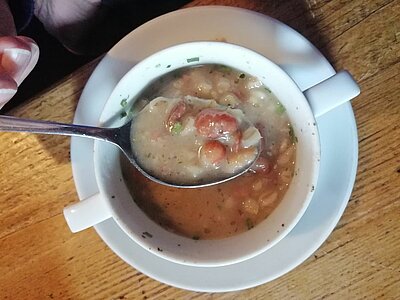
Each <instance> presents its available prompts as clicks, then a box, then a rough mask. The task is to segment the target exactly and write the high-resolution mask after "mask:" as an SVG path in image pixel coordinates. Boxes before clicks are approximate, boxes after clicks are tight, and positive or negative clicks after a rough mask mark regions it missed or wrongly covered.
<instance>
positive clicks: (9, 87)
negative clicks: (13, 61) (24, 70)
mask: <svg viewBox="0 0 400 300" xmlns="http://www.w3.org/2000/svg"><path fill="white" fill-rule="evenodd" d="M17 88H18V85H17V83H16V82H15V80H14V79H13V78H12V77H11V76H10V75H8V74H7V72H6V71H5V70H4V68H3V67H2V66H1V65H0V109H1V108H2V107H3V106H4V104H6V103H7V102H8V101H9V100H10V99H11V98H12V97H13V96H14V95H15V93H16V92H17Z"/></svg>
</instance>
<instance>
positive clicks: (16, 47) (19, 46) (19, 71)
mask: <svg viewBox="0 0 400 300" xmlns="http://www.w3.org/2000/svg"><path fill="white" fill-rule="evenodd" d="M1 49H2V50H1ZM0 51H2V55H1V59H0V65H2V67H3V68H4V69H5V70H6V72H7V73H8V74H9V75H10V76H11V77H12V78H14V80H15V81H16V82H17V84H18V85H20V84H21V82H22V81H23V80H24V79H25V78H26V77H27V76H28V74H29V73H30V72H31V71H32V69H33V68H34V67H35V65H36V63H37V61H38V59H39V47H38V46H37V45H36V43H35V42H34V41H33V40H31V39H29V38H26V37H3V38H0Z"/></svg>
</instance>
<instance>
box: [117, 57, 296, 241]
mask: <svg viewBox="0 0 400 300" xmlns="http://www.w3.org/2000/svg"><path fill="white" fill-rule="evenodd" d="M187 96H190V97H189V98H186V99H198V98H200V99H201V100H200V101H204V99H210V100H213V102H214V101H215V102H216V104H213V105H218V107H219V106H225V107H226V109H228V108H229V109H234V110H235V109H236V110H240V111H241V112H242V113H243V114H244V116H245V118H246V120H248V121H249V122H250V123H251V124H254V126H255V127H256V128H257V129H258V132H259V133H260V134H261V136H262V139H261V153H260V156H259V158H258V159H257V161H256V162H255V163H254V164H253V165H252V166H251V169H250V171H249V172H247V173H246V174H244V175H242V176H240V177H238V178H236V179H233V180H231V181H229V182H225V183H222V184H219V185H216V186H212V187H207V188H199V189H178V188H171V187H167V186H163V185H160V184H157V183H155V182H152V181H150V180H148V179H147V178H145V177H144V176H143V175H141V174H140V173H139V172H138V171H137V170H136V169H135V168H134V167H133V166H132V165H131V164H129V163H122V164H121V165H122V167H123V175H124V178H125V181H126V183H127V186H128V188H129V189H130V192H131V194H132V197H133V199H134V200H135V202H136V203H137V204H138V206H139V207H140V208H141V209H142V210H143V211H144V212H145V213H146V214H147V215H148V216H149V217H150V218H152V219H153V220H154V221H155V222H157V223H159V224H160V225H161V226H163V227H164V228H166V229H167V230H170V231H173V232H175V233H177V234H181V235H184V236H187V237H190V238H193V239H220V238H225V237H229V236H232V235H235V234H238V233H241V232H243V231H246V230H249V229H251V228H253V227H254V226H256V225H257V224H258V223H260V222H261V221H262V220H264V219H265V218H266V217H267V216H268V215H269V214H271V212H272V211H273V210H274V208H275V207H276V206H277V205H278V204H279V202H280V201H281V199H282V198H283V196H284V194H285V192H286V190H287V189H288V186H289V184H290V181H291V180H292V177H293V176H294V168H295V154H296V137H295V136H294V134H293V129H292V126H291V124H290V120H289V118H288V116H287V114H286V112H285V108H284V106H283V105H282V104H281V103H280V102H279V100H278V99H277V98H276V97H275V96H274V95H273V93H272V92H271V91H270V90H269V89H268V88H267V87H265V86H264V85H263V84H262V82H261V81H260V80H258V79H257V78H255V77H252V76H249V75H248V74H245V73H243V72H240V71H238V70H234V69H231V68H228V67H225V66H219V65H202V66H198V67H193V68H186V69H181V70H177V71H174V72H171V73H169V74H167V75H165V76H163V77H161V78H159V79H158V80H156V81H155V82H153V83H152V84H150V85H149V86H148V87H147V88H146V89H145V91H144V92H143V93H142V94H141V95H140V96H139V97H138V99H137V101H136V102H135V103H136V104H135V106H136V107H135V108H134V109H135V110H140V109H141V108H143V107H145V106H146V105H147V104H148V103H149V102H150V99H156V98H157V97H164V98H161V99H163V101H167V100H168V99H170V100H171V99H182V98H184V97H187ZM191 97H192V98H191ZM193 97H195V98H193ZM166 98H168V99H166ZM158 101H160V100H158ZM171 101H172V102H173V101H176V100H171ZM175 105H176V103H175ZM121 159H125V158H123V157H122V158H121ZM282 226H284V224H282Z"/></svg>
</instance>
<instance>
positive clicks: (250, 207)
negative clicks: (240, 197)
mask: <svg viewBox="0 0 400 300" xmlns="http://www.w3.org/2000/svg"><path fill="white" fill-rule="evenodd" d="M242 206H243V209H244V211H245V212H247V213H250V214H253V215H256V214H257V213H258V210H259V208H260V206H259V204H258V202H257V201H256V200H254V199H252V198H247V199H246V200H244V201H243V202H242Z"/></svg>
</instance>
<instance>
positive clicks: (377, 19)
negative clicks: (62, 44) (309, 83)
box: [0, 0, 400, 299]
mask: <svg viewBox="0 0 400 300" xmlns="http://www.w3.org/2000/svg"><path fill="white" fill-rule="evenodd" d="M208 4H220V5H232V6H239V7H244V8H249V9H252V10H255V11H259V12H261V13H264V14H267V15H270V16H272V17H275V18H277V19H279V20H281V21H283V22H285V23H287V24H288V25H290V26H292V27H294V28H295V29H296V30H298V31H299V32H300V33H302V34H303V35H305V36H306V37H307V38H309V39H310V40H311V41H312V42H313V43H314V44H315V45H316V46H317V48H319V49H320V50H321V51H322V53H324V55H326V56H327V57H328V59H329V60H330V62H331V63H332V64H333V65H334V66H335V68H336V69H342V68H345V69H347V70H349V71H350V72H351V73H352V74H353V75H354V77H355V78H356V80H357V81H358V82H359V84H360V86H361V90H362V92H361V95H360V96H359V97H357V98H356V99H355V100H354V101H353V102H352V104H353V108H354V112H355V116H356V120H357V125H358V133H359V148H360V149H359V167H358V172H357V179H356V183H355V187H354V191H353V194H352V196H351V199H350V202H349V204H348V206H347V208H346V210H345V213H344V215H343V217H342V218H341V220H340V222H339V224H338V225H337V227H336V229H335V230H334V232H333V233H332V234H331V235H330V237H329V238H328V240H327V241H326V242H325V243H324V244H323V245H322V247H321V248H320V249H319V250H318V251H316V252H315V253H314V255H312V256H311V257H310V258H308V259H307V260H306V261H305V262H304V263H303V264H302V265H300V266H299V267H297V268H296V269H294V270H293V271H291V272H289V273H287V274H286V275H284V276H282V277H280V278H278V279H276V280H274V281H272V282H270V283H267V284H264V285H261V286H259V287H256V288H252V289H248V290H244V291H240V292H231V293H225V294H206V293H195V292H189V291H184V290H180V289H177V288H173V287H170V286H167V285H164V284H162V283H159V282H157V281H155V280H153V279H151V278H149V277H147V276H145V275H143V274H141V273H140V272H138V271H136V270H135V269H133V268H132V267H131V266H129V265H128V264H126V263H124V262H123V261H122V260H121V259H120V258H119V257H117V256H116V255H115V254H114V253H113V252H112V251H111V250H110V249H109V248H108V247H107V246H106V245H105V244H104V243H103V241H102V240H101V239H100V238H99V236H98V235H97V234H96V233H95V231H94V230H93V229H88V230H86V231H84V232H81V233H78V234H72V233H71V232H70V231H69V229H68V228H67V225H66V223H65V221H64V218H63V215H62V209H63V207H65V206H66V205H68V204H71V203H74V202H76V201H78V197H77V194H76V191H75V188H74V184H73V180H72V173H71V163H70V158H69V148H70V139H69V138H65V137H55V136H35V135H27V134H15V133H13V134H11V133H2V134H0V190H1V193H0V274H1V280H0V298H2V299H48V298H49V299H150V298H158V297H159V298H162V299H182V298H183V299H192V298H201V299H210V298H211V299H232V298H235V299H270V298H271V299H289V298H290V299H323V298H328V299H364V298H367V299H377V298H380V299H399V298H400V222H399V220H400V88H399V83H400V79H399V78H400V59H399V57H400V1H398V0H391V1H390V0H375V1H373V0H349V1H339V0H332V1H319V0H312V1H311V0H305V1H295V0H288V1H264V0H259V1H246V0H225V1H224V0H197V1H193V2H191V3H190V4H189V5H188V6H196V5H208ZM97 63H98V60H96V61H93V62H92V63H89V64H87V65H85V66H84V67H82V68H81V69H79V70H78V71H76V72H75V73H73V74H71V75H70V76H67V77H66V78H64V79H63V80H62V81H60V82H58V83H57V84H55V85H54V86H52V87H50V88H49V89H47V90H46V91H44V92H42V93H41V94H39V95H37V96H36V97H34V98H32V99H31V100H30V101H29V102H28V103H26V104H24V105H21V106H19V107H17V108H16V109H14V110H13V111H11V112H10V114H12V115H14V116H19V117H24V118H32V119H47V120H55V121H59V122H72V119H73V114H74V111H75V108H76V105H77V103H78V100H79V96H80V94H81V92H82V89H83V87H84V85H85V83H86V80H87V79H88V77H89V76H90V74H91V72H92V71H93V69H94V67H95V65H96V64H97ZM338 176H340V174H338Z"/></svg>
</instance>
